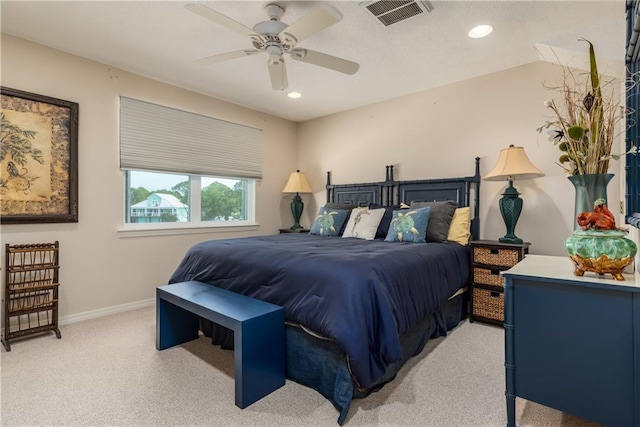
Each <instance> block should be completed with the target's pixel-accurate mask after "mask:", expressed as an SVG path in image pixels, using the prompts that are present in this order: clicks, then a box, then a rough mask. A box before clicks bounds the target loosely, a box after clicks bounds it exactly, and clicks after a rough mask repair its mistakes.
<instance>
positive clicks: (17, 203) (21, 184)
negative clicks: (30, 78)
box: [0, 87, 78, 224]
mask: <svg viewBox="0 0 640 427" xmlns="http://www.w3.org/2000/svg"><path fill="white" fill-rule="evenodd" d="M0 98H1V107H2V108H1V110H0V118H1V120H2V123H1V126H0V222H1V223H2V224H29V223H45V222H78V104H77V103H75V102H71V101H64V100H62V99H56V98H51V97H48V96H44V95H37V94H34V93H29V92H23V91H20V90H16V89H10V88H7V87H0Z"/></svg>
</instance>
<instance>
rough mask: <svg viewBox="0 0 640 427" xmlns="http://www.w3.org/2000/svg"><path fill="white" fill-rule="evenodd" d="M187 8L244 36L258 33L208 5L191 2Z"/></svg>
mask: <svg viewBox="0 0 640 427" xmlns="http://www.w3.org/2000/svg"><path fill="white" fill-rule="evenodd" d="M185 8H186V9H187V10H188V11H190V12H193V13H196V14H198V15H200V16H202V17H203V18H207V19H209V20H211V21H213V22H215V23H216V24H220V25H222V26H223V27H227V28H228V29H230V30H231V31H235V32H236V33H238V34H241V35H243V36H247V37H250V36H252V35H255V34H256V33H255V31H253V30H252V29H251V28H249V27H247V26H245V25H242V24H241V23H239V22H236V21H234V20H233V19H231V18H229V17H228V16H225V15H223V14H221V13H220V12H217V11H215V10H213V9H209V8H208V7H207V6H204V5H202V4H200V3H190V4H187V5H186V6H185Z"/></svg>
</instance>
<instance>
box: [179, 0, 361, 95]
mask: <svg viewBox="0 0 640 427" xmlns="http://www.w3.org/2000/svg"><path fill="white" fill-rule="evenodd" d="M185 7H186V8H187V10H189V11H191V12H193V13H196V14H198V15H200V16H202V17H204V18H206V19H209V20H211V21H213V22H215V23H217V24H220V25H222V26H224V27H227V28H228V29H230V30H232V31H235V32H236V33H238V34H240V35H243V36H245V37H249V39H250V40H251V43H252V44H253V47H254V49H243V50H237V51H233V52H227V53H222V54H219V55H213V56H209V57H206V58H202V59H199V60H197V61H195V62H196V63H198V64H201V65H209V64H215V63H217V62H221V61H226V60H229V59H234V58H240V57H243V56H248V55H254V54H256V53H261V52H265V53H266V54H267V55H269V58H268V60H267V66H268V69H269V76H270V78H271V87H272V88H273V89H274V90H284V89H286V88H287V86H288V81H287V70H286V68H285V61H284V54H285V53H286V54H288V55H289V56H290V57H291V58H292V59H295V60H296V61H301V62H306V63H308V64H313V65H318V66H320V67H324V68H328V69H330V70H334V71H339V72H341V73H345V74H354V73H355V72H356V71H358V68H360V65H359V64H357V63H356V62H352V61H348V60H346V59H342V58H338V57H337V56H333V55H328V54H326V53H321V52H316V51H313V50H310V49H304V48H299V47H297V44H298V43H299V42H301V41H302V40H304V39H306V38H308V37H310V36H312V35H314V34H316V33H318V32H320V31H322V30H324V29H325V28H327V27H329V26H331V25H333V24H335V23H336V22H339V21H340V20H342V14H341V13H340V11H338V10H337V9H336V8H334V7H333V6H329V5H320V6H317V7H315V8H314V9H312V10H311V11H310V12H309V13H308V14H306V15H305V16H303V17H302V18H300V19H299V20H297V21H296V22H294V23H293V24H291V25H287V24H285V23H284V22H282V21H280V19H281V18H282V15H284V8H283V7H282V6H280V5H278V4H275V3H270V4H268V5H266V6H265V11H266V13H267V16H268V18H269V20H268V21H262V22H258V23H257V24H256V25H254V27H253V28H249V27H246V26H244V25H243V24H240V23H239V22H236V21H234V20H233V19H231V18H229V17H228V16H225V15H223V14H221V13H220V12H217V11H215V10H213V9H210V8H208V7H207V6H204V5H202V4H199V3H192V4H187V5H186V6H185Z"/></svg>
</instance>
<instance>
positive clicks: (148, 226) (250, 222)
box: [118, 169, 259, 237]
mask: <svg viewBox="0 0 640 427" xmlns="http://www.w3.org/2000/svg"><path fill="white" fill-rule="evenodd" d="M122 172H123V187H122V188H123V190H124V192H123V194H122V201H123V209H122V212H123V216H122V219H123V221H122V225H121V226H120V228H119V229H118V235H119V237H139V236H158V235H176V234H195V233H202V232H203V231H207V232H231V231H252V230H257V229H258V226H259V224H258V223H257V222H256V186H257V181H258V180H256V179H250V178H237V177H218V176H215V177H214V176H200V175H191V174H177V173H173V172H163V171H143V170H137V169H136V170H123V171H122ZM129 172H151V173H160V174H168V175H186V176H187V177H188V178H189V195H190V200H189V221H188V222H157V223H131V222H127V219H128V218H129V212H130V208H131V207H130V206H128V203H127V197H128V192H129V189H130V188H129V187H130V179H129ZM203 177H204V178H214V179H216V178H218V179H232V180H245V181H246V182H247V188H246V193H245V198H246V200H245V206H244V210H245V212H246V217H247V219H246V220H238V221H202V220H201V218H200V217H201V214H202V212H201V211H202V204H201V196H200V195H201V192H202V188H201V187H202V178H203ZM194 195H197V197H193V196H194ZM194 212H195V213H197V219H196V220H194V216H193V215H194ZM129 219H130V218H129Z"/></svg>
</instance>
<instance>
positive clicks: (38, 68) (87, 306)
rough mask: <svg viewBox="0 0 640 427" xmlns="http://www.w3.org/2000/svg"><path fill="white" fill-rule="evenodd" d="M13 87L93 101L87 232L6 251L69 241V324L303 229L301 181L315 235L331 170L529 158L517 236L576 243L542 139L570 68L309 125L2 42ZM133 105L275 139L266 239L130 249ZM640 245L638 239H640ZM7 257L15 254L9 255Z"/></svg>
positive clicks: (47, 236) (543, 245)
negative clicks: (201, 247) (217, 248)
mask: <svg viewBox="0 0 640 427" xmlns="http://www.w3.org/2000/svg"><path fill="white" fill-rule="evenodd" d="M1 42H2V46H1V47H2V52H1V60H2V76H1V77H2V79H1V83H2V85H3V86H7V87H12V88H15V89H20V90H24V91H28V92H34V93H38V94H43V95H48V96H52V97H55V98H61V99H65V100H69V101H75V102H78V103H79V104H80V123H79V159H80V162H79V182H80V185H79V193H80V194H79V202H80V206H79V215H80V222H79V223H77V224H34V225H6V226H3V227H2V233H1V237H2V242H3V243H12V244H18V243H33V242H44V241H53V240H59V241H60V244H61V265H62V268H61V276H60V277H61V283H62V287H61V290H60V292H61V295H60V300H61V304H60V314H61V316H62V318H63V319H64V318H66V319H71V318H74V317H77V318H81V317H82V316H84V315H86V316H87V317H90V316H91V315H92V314H91V313H97V312H101V311H102V312H104V311H108V310H109V309H110V308H111V307H122V306H123V305H126V304H134V305H135V304H136V303H137V302H140V301H148V300H149V299H151V298H153V296H154V290H155V287H156V286H157V285H159V284H162V283H166V281H167V279H168V277H169V275H170V274H171V273H172V271H173V270H174V268H175V266H176V265H177V263H178V262H179V261H180V259H181V258H182V256H183V254H184V252H185V251H186V250H187V248H189V247H190V246H191V245H192V244H194V243H196V242H199V241H202V240H207V239H214V238H226V237H240V236H247V235H257V234H274V233H277V229H278V228H280V227H282V226H290V225H291V222H292V219H291V213H290V211H289V203H290V196H288V195H282V194H281V190H282V188H283V186H284V184H285V183H286V180H287V177H288V175H289V172H290V171H293V170H295V169H296V168H299V169H301V170H303V171H305V172H306V173H307V176H308V178H309V181H310V184H311V186H312V188H313V189H314V190H315V191H316V193H315V194H314V195H305V196H304V200H305V203H306V206H305V212H304V214H303V220H302V224H303V225H306V226H309V225H310V224H311V219H312V217H313V215H314V214H315V212H316V211H317V209H318V207H319V206H320V205H321V204H323V203H324V198H325V191H324V184H325V180H326V171H327V170H331V171H332V173H333V180H334V183H337V184H339V183H347V182H370V181H380V180H383V179H384V170H385V169H384V166H385V165H389V164H393V165H395V167H396V178H397V179H401V180H407V179H420V178H429V177H457V176H468V175H472V174H473V171H474V169H473V168H474V158H475V157H476V156H479V157H481V159H482V165H481V173H482V174H486V173H487V172H488V171H489V169H490V168H492V167H493V165H494V163H495V161H496V159H497V157H498V153H499V151H500V149H501V148H504V147H507V146H508V145H509V144H515V145H522V146H524V147H525V149H526V151H527V154H528V155H529V158H530V159H531V161H532V162H533V163H534V164H535V165H536V166H537V167H538V168H540V169H542V170H543V171H544V172H545V173H546V176H545V177H544V178H539V179H534V180H528V181H521V182H516V188H518V190H519V191H520V192H521V193H522V197H523V199H524V203H525V208H524V211H523V214H522V216H521V218H520V221H519V223H518V227H517V229H516V234H517V235H518V236H520V237H522V238H524V239H525V240H527V241H530V242H532V244H533V246H532V248H531V251H532V252H533V253H538V254H549V255H564V252H563V244H564V240H565V238H566V237H567V236H569V235H570V233H571V224H572V216H573V188H572V186H571V184H570V183H569V181H568V180H567V179H566V177H565V175H564V174H563V173H562V171H561V170H560V168H559V167H558V166H556V165H555V164H554V161H555V159H556V158H557V156H558V151H557V149H556V148H555V147H554V146H553V145H552V144H551V143H549V142H548V141H547V138H546V136H544V135H538V134H537V133H536V132H535V129H536V127H538V126H539V125H540V124H541V123H542V122H543V121H544V120H545V117H546V114H547V113H548V112H547V111H546V109H545V108H544V106H543V102H544V100H545V99H547V98H549V96H550V93H549V92H548V91H546V90H544V89H543V88H542V81H544V80H550V79H554V78H556V77H557V73H558V72H559V68H558V67H556V66H554V65H550V64H546V63H535V64H530V65H526V66H521V67H518V68H515V69H512V70H507V71H504V72H500V73H495V74H491V75H487V76H483V77H480V78H476V79H472V80H468V81H464V82H461V83H457V84H452V85H448V86H445V87H441V88H437V89H433V90H429V91H425V92H421V93H418V94H414V95H410V96H405V97H401V98H398V99H395V100H391V101H388V102H383V103H380V104H375V105H370V106H366V107H363V108H359V109H355V110H352V111H347V112H344V113H341V114H336V115H332V116H328V117H325V118H321V119H317V120H313V121H309V122H305V123H301V124H298V125H296V124H295V123H292V122H289V121H286V120H282V119H279V118H276V117H273V116H270V115H267V114H263V113H259V112H256V111H252V110H248V109H246V108H243V107H239V106H237V105H234V104H230V103H226V102H223V101H219V100H215V99H212V98H209V97H206V96H202V95H199V94H196V93H193V92H190V91H187V90H184V89H180V88H177V87H175V86H170V85H167V84H164V83H160V82H157V81H154V80H150V79H147V78H144V77H141V76H137V75H134V74H131V73H127V72H124V71H121V70H117V69H113V68H111V67H109V66H107V65H103V64H99V63H96V62H92V61H88V60H85V59H83V58H79V57H76V56H73V55H68V54H65V53H62V52H60V51H56V50H53V49H49V48H45V47H43V46H40V45H36V44H33V43H30V42H27V41H24V40H21V39H17V38H14V37H10V36H7V35H2V40H1ZM120 95H126V96H130V97H133V98H138V99H143V100H147V101H151V102H155V103H158V104H162V105H168V106H171V107H175V108H179V109H184V110H188V111H193V112H197V113H201V114H205V115H208V116H211V117H216V118H220V119H224V120H229V121H233V122H237V123H242V124H247V125H250V126H255V127H258V128H262V129H263V130H264V131H263V152H264V153H263V157H264V163H263V176H264V179H263V180H262V181H261V182H260V183H259V184H258V188H257V199H258V200H257V220H258V222H259V223H260V227H259V229H258V230H253V231H248V232H232V233H200V234H189V235H176V236H155V237H130V238H121V237H119V236H118V233H117V230H118V228H119V227H120V226H121V225H122V221H123V215H122V212H123V192H124V182H123V181H124V180H123V174H122V172H121V171H120V170H119V167H118V97H119V96H120ZM615 172H616V174H617V176H616V178H615V180H614V181H613V182H612V183H611V184H610V185H609V199H610V206H612V207H616V206H618V203H619V200H620V181H619V178H618V177H619V175H620V171H615ZM505 186H506V183H500V182H498V183H495V182H484V181H483V182H482V186H481V187H482V190H481V200H482V210H481V216H482V222H481V230H482V237H483V238H486V239H496V238H498V237H500V236H502V235H504V233H505V230H504V224H503V222H502V218H501V217H500V213H499V209H498V200H499V198H500V193H501V192H502V190H503V189H504V187H505ZM636 240H637V233H636ZM2 256H4V255H3V254H2Z"/></svg>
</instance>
